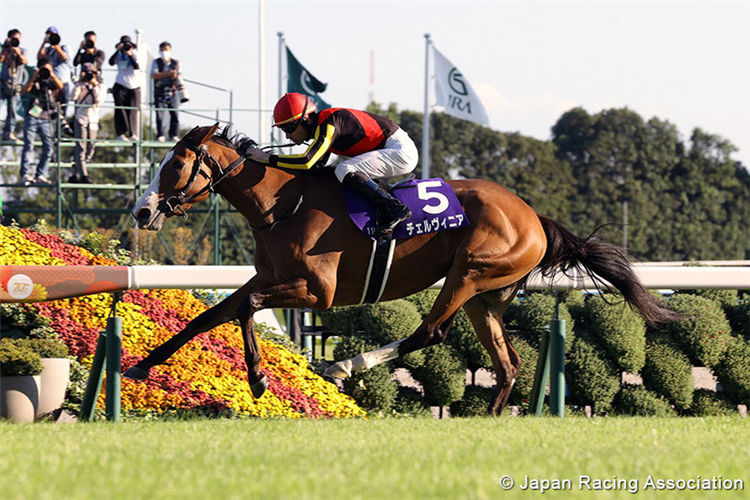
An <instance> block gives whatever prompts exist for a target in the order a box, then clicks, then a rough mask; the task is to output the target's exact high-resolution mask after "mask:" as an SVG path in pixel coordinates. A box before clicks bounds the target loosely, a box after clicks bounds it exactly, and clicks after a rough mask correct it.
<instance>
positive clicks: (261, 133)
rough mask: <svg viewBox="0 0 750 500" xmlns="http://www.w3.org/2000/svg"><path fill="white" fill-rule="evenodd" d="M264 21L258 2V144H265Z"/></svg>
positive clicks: (260, 5)
mask: <svg viewBox="0 0 750 500" xmlns="http://www.w3.org/2000/svg"><path fill="white" fill-rule="evenodd" d="M264 38H265V20H264V19H263V0H260V1H259V2H258V66H259V67H258V143H260V144H261V145H262V144H263V143H264V142H265V140H266V139H265V135H266V127H265V125H266V121H265V116H263V106H264V105H265V103H266V87H265V81H264V80H265V66H266V59H265V45H264Z"/></svg>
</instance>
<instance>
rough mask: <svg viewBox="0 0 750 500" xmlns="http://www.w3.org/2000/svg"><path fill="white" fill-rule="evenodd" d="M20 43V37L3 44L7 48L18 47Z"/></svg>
mask: <svg viewBox="0 0 750 500" xmlns="http://www.w3.org/2000/svg"><path fill="white" fill-rule="evenodd" d="M20 44H21V42H19V41H18V38H11V39H10V40H7V41H6V42H5V43H4V44H3V47H4V48H6V49H7V48H10V47H18V46H19V45H20Z"/></svg>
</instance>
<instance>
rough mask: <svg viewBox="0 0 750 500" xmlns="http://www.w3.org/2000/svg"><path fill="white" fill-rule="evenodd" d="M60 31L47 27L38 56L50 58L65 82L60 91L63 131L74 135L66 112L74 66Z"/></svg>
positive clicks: (58, 74)
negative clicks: (62, 42)
mask: <svg viewBox="0 0 750 500" xmlns="http://www.w3.org/2000/svg"><path fill="white" fill-rule="evenodd" d="M60 41H61V39H60V32H59V31H58V30H57V28H56V27H54V26H50V27H49V28H47V32H46V33H45V36H44V40H43V41H42V46H41V47H39V53H38V54H37V56H36V58H37V59H40V58H42V57H46V58H48V59H49V61H50V63H51V64H52V68H53V69H54V73H55V75H56V76H57V78H59V79H60V80H61V81H62V82H63V88H62V92H61V93H60V104H61V105H62V117H61V118H62V132H63V133H65V134H67V135H73V129H72V128H71V127H70V125H69V124H68V122H66V121H65V113H66V111H67V110H68V101H70V95H71V93H72V92H73V80H72V75H73V66H71V64H70V63H71V61H70V56H69V54H70V53H69V52H68V47H67V45H63V44H61V43H60Z"/></svg>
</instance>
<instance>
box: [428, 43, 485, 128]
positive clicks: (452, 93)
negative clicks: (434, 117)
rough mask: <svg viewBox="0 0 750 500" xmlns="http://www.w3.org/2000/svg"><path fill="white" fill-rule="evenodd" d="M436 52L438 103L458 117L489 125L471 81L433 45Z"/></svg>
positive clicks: (436, 93) (447, 111)
mask: <svg viewBox="0 0 750 500" xmlns="http://www.w3.org/2000/svg"><path fill="white" fill-rule="evenodd" d="M432 49H433V53H434V54H435V95H436V96H437V105H438V106H442V107H444V108H445V112H446V113H448V114H449V115H451V116H455V117H456V118H461V119H464V120H469V121H472V122H475V123H479V124H480V125H487V126H489V124H490V120H489V119H488V118H487V113H486V112H485V110H484V106H482V102H481V101H480V100H479V96H477V94H476V92H474V89H473V88H471V85H470V84H469V81H468V80H466V78H465V77H464V75H463V74H461V72H460V71H459V70H458V68H456V67H455V66H454V65H453V63H451V62H450V61H449V60H448V59H446V58H445V56H444V55H443V54H441V53H440V52H438V50H437V49H436V48H435V47H433V48H432Z"/></svg>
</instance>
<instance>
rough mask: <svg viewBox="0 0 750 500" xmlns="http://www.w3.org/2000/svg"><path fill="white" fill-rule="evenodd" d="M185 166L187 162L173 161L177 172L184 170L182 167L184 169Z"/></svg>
mask: <svg viewBox="0 0 750 500" xmlns="http://www.w3.org/2000/svg"><path fill="white" fill-rule="evenodd" d="M184 166H185V162H183V161H180V160H177V161H173V162H172V167H173V168H174V169H175V170H182V167H184Z"/></svg>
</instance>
